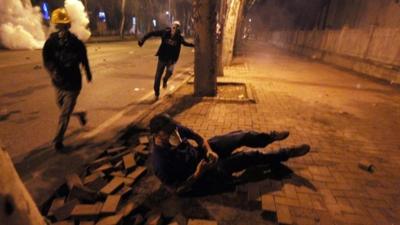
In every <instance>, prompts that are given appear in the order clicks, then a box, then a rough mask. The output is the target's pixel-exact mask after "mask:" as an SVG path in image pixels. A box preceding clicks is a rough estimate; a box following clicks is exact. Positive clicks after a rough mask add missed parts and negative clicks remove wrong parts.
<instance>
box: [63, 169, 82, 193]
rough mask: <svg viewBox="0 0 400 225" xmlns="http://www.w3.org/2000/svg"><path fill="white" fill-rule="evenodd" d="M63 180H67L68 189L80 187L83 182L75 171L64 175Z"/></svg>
mask: <svg viewBox="0 0 400 225" xmlns="http://www.w3.org/2000/svg"><path fill="white" fill-rule="evenodd" d="M65 180H66V182H67V186H68V189H69V190H71V189H72V188H73V187H75V186H77V187H82V186H83V183H82V180H81V178H79V176H78V175H77V174H76V173H73V174H68V175H67V176H65Z"/></svg>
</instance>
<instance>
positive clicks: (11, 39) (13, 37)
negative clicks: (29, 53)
mask: <svg viewBox="0 0 400 225" xmlns="http://www.w3.org/2000/svg"><path fill="white" fill-rule="evenodd" d="M0 41H1V44H2V45H3V46H4V47H6V48H10V49H38V48H42V47H43V44H44V41H45V32H44V30H43V26H42V18H41V14H40V8H39V7H32V4H31V2H30V1H24V3H22V1H20V0H0Z"/></svg>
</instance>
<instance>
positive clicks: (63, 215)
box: [53, 199, 79, 221]
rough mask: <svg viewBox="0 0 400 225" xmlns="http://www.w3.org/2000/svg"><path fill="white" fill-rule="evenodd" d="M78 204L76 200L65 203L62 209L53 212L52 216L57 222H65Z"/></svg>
mask: <svg viewBox="0 0 400 225" xmlns="http://www.w3.org/2000/svg"><path fill="white" fill-rule="evenodd" d="M78 204H79V201H78V200H77V199H74V200H72V201H69V202H67V203H65V204H64V205H63V206H62V207H60V208H58V209H56V210H54V212H53V214H54V217H55V218H56V219H57V221H61V220H65V219H67V218H69V217H70V216H71V212H72V210H73V209H74V208H75V206H76V205H78Z"/></svg>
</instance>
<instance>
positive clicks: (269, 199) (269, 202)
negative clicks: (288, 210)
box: [261, 195, 276, 212]
mask: <svg viewBox="0 0 400 225" xmlns="http://www.w3.org/2000/svg"><path fill="white" fill-rule="evenodd" d="M261 207H262V210H263V211H266V212H276V207H275V201H274V197H273V196H272V195H263V196H262V197H261Z"/></svg>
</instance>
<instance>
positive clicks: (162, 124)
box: [150, 113, 176, 141]
mask: <svg viewBox="0 0 400 225" xmlns="http://www.w3.org/2000/svg"><path fill="white" fill-rule="evenodd" d="M175 128H176V122H175V120H173V119H172V118H171V116H169V115H168V114H166V113H161V114H157V115H155V116H154V117H153V118H151V120H150V132H151V133H152V134H153V135H154V136H156V137H158V138H160V139H162V140H164V141H168V138H169V136H170V135H171V134H172V133H173V132H174V130H175Z"/></svg>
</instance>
